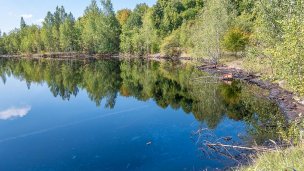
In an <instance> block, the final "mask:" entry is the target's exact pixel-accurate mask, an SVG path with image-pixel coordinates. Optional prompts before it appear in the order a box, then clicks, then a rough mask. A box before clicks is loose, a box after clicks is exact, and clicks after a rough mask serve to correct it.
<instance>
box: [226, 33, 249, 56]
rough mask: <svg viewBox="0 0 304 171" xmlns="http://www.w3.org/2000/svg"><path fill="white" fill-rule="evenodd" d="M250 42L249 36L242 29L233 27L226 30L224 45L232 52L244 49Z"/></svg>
mask: <svg viewBox="0 0 304 171" xmlns="http://www.w3.org/2000/svg"><path fill="white" fill-rule="evenodd" d="M248 42H249V36H248V34H246V33H245V32H243V31H242V30H241V29H238V28H233V29H230V30H228V31H227V32H226V34H225V35H224V39H223V46H224V48H225V49H226V50H227V51H230V52H234V53H237V52H241V51H244V50H245V48H246V45H247V44H248Z"/></svg>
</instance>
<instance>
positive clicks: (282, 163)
mask: <svg viewBox="0 0 304 171" xmlns="http://www.w3.org/2000/svg"><path fill="white" fill-rule="evenodd" d="M237 170H238V171H289V170H291V171H304V145H300V146H296V147H290V148H287V149H284V150H280V149H278V150H277V151H274V152H268V153H260V154H258V155H257V156H256V158H255V159H254V160H253V163H252V165H250V166H245V167H242V168H239V169H237Z"/></svg>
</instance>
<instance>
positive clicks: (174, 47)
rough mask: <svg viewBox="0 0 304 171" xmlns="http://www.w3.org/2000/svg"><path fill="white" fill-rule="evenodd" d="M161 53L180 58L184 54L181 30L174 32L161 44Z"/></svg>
mask: <svg viewBox="0 0 304 171" xmlns="http://www.w3.org/2000/svg"><path fill="white" fill-rule="evenodd" d="M161 53H162V54H164V55H166V56H174V57H179V56H180V55H181V53H182V49H181V45H180V30H176V31H174V32H173V33H172V34H171V35H170V36H168V37H166V38H165V39H164V40H163V41H162V44H161Z"/></svg>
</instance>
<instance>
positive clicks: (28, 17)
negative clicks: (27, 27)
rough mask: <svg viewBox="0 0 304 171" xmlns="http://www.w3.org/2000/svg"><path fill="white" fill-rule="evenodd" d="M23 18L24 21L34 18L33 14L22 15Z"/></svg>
mask: <svg viewBox="0 0 304 171" xmlns="http://www.w3.org/2000/svg"><path fill="white" fill-rule="evenodd" d="M21 17H23V18H24V19H31V18H33V14H22V15H21Z"/></svg>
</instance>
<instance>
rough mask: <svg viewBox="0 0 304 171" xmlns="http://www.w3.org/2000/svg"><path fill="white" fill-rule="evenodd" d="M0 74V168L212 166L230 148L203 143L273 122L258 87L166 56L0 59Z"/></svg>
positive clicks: (259, 136)
mask: <svg viewBox="0 0 304 171" xmlns="http://www.w3.org/2000/svg"><path fill="white" fill-rule="evenodd" d="M0 76H1V78H2V81H0V95H1V96H0V130H1V131H0V170H1V171H36V170H37V171H61V170H69V171H73V170H79V171H83V170H84V171H86V170H88V171H95V170H96V171H97V170H119V171H122V170H145V171H149V170H203V169H208V170H216V169H219V170H220V169H224V168H226V167H229V166H233V165H235V164H236V162H235V160H234V159H231V157H232V156H234V155H239V152H238V151H237V152H236V151H232V152H229V153H228V154H231V156H228V157H227V156H226V157H225V156H223V155H222V153H221V152H222V151H221V150H217V152H215V151H214V150H212V149H209V148H208V147H207V146H206V143H216V142H223V141H222V140H223V139H225V142H227V143H232V142H233V143H234V144H238V145H250V144H251V143H257V144H261V143H263V142H264V141H265V140H266V139H268V138H272V139H275V138H276V137H277V136H279V135H277V134H276V133H275V132H278V131H277V129H279V128H278V127H276V126H273V127H272V129H269V128H266V127H263V124H264V123H267V124H269V123H278V121H283V117H282V115H281V114H280V112H279V110H278V108H277V106H276V105H275V104H274V103H272V102H270V101H268V100H267V99H266V98H264V95H265V96H266V95H267V93H268V92H265V91H263V90H260V89H259V88H257V87H255V86H252V85H246V84H244V83H240V82H232V83H231V82H230V83H229V82H228V83H223V82H219V81H218V80H217V79H216V78H213V77H210V76H209V75H208V74H206V73H203V72H201V71H198V70H197V69H196V68H195V67H193V66H192V65H191V64H184V63H181V62H176V61H175V62H172V61H171V62H170V61H167V62H156V61H144V60H97V61H59V60H26V59H22V60H17V59H14V60H12V59H11V60H7V59H0ZM219 151H220V152H219ZM226 154H227V153H226Z"/></svg>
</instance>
